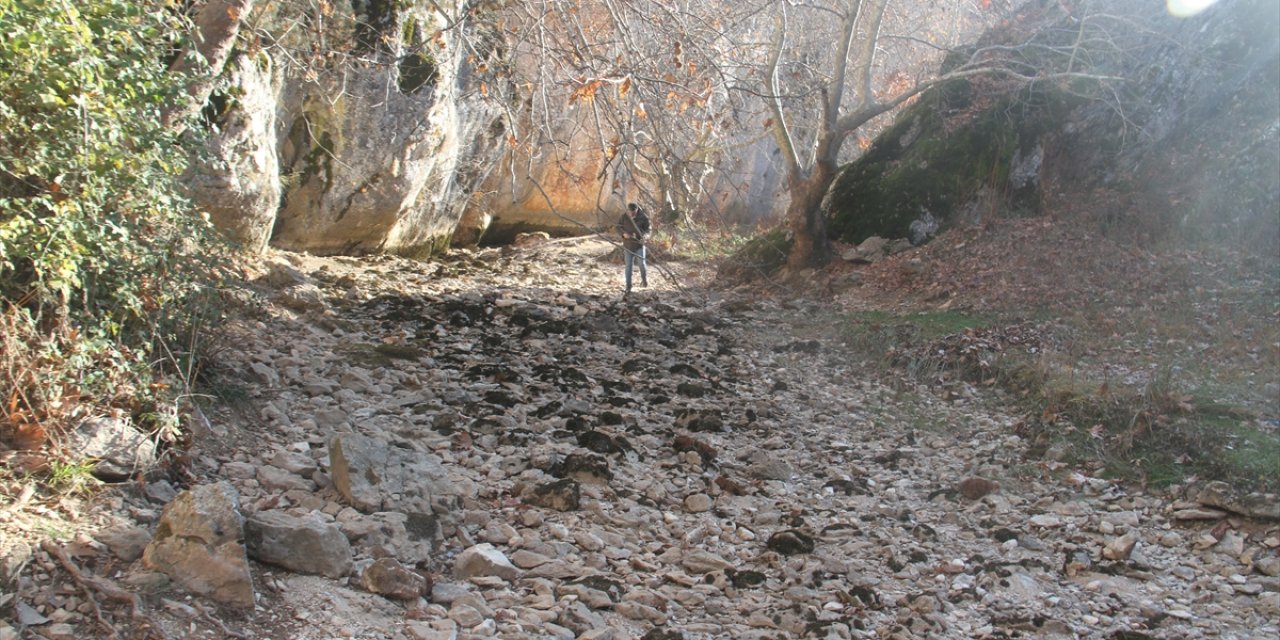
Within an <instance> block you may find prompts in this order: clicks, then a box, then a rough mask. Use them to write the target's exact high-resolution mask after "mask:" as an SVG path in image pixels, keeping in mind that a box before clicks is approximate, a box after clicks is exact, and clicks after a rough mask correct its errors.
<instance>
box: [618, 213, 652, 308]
mask: <svg viewBox="0 0 1280 640" xmlns="http://www.w3.org/2000/svg"><path fill="white" fill-rule="evenodd" d="M617 228H618V233H620V234H622V254H623V257H624V259H625V262H626V280H627V291H626V293H631V269H632V265H634V264H635V263H637V262H639V264H640V286H642V287H647V286H649V274H648V272H647V271H646V270H645V264H644V262H645V260H644V252H645V249H644V243H645V240H647V239H648V238H649V216H648V215H647V214H646V213H645V212H644V209H641V208H640V207H639V205H637V204H636V203H634V202H632V203H630V204H628V205H627V212H626V213H624V214H622V217H621V218H619V219H618V224H617Z"/></svg>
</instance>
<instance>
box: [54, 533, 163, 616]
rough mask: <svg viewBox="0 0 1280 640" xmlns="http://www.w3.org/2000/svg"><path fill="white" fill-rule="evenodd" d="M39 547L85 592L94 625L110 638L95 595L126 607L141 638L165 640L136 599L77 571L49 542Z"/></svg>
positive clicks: (64, 553)
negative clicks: (141, 632)
mask: <svg viewBox="0 0 1280 640" xmlns="http://www.w3.org/2000/svg"><path fill="white" fill-rule="evenodd" d="M41 546H42V547H43V548H44V550H45V551H46V552H48V553H49V555H51V556H53V557H54V558H57V560H58V564H61V565H62V568H63V569H65V570H66V571H67V573H69V574H71V578H72V579H73V580H75V581H76V584H78V585H80V588H81V589H83V590H84V591H85V596H86V597H87V599H88V600H89V602H90V603H91V604H92V606H93V612H94V615H95V616H96V617H97V619H98V624H100V625H102V627H103V628H105V629H107V630H108V631H110V632H111V637H112V638H118V637H120V636H119V634H117V633H116V631H115V629H114V628H112V625H111V624H110V623H109V622H107V621H106V620H105V619H103V617H102V610H101V609H99V607H98V603H97V601H96V600H95V599H94V597H93V595H94V594H95V593H97V594H100V595H102V597H104V598H106V599H107V600H109V601H112V602H118V603H121V604H127V605H129V614H130V617H131V618H132V619H133V621H134V623H135V624H136V625H137V627H138V628H140V629H141V630H142V631H143V633H144V634H145V635H144V636H143V637H144V638H156V639H157V640H168V636H167V635H165V633H164V631H163V630H162V629H161V627H160V625H159V623H157V622H156V621H155V619H154V618H152V617H151V616H149V615H147V614H146V613H145V612H144V611H143V610H142V603H141V602H140V601H139V600H138V596H137V595H135V594H133V593H132V592H130V591H128V590H126V589H122V588H120V587H119V586H117V585H116V583H114V582H112V581H110V580H107V579H106V578H102V577H99V576H95V575H93V574H88V573H85V572H83V571H81V570H80V568H79V567H77V566H76V565H75V563H74V562H72V561H71V558H68V557H67V554H66V552H65V551H63V550H62V548H61V547H59V546H58V545H57V544H55V543H54V542H53V541H51V540H45V541H44V543H43V544H42V545H41Z"/></svg>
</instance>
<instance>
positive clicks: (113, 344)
mask: <svg viewBox="0 0 1280 640" xmlns="http://www.w3.org/2000/svg"><path fill="white" fill-rule="evenodd" d="M170 4H171V3H168V2H157V1H143V2H138V1H136V0H95V1H94V2H80V3H72V2H66V1H54V2H46V1H43V0H41V1H36V0H0V305H3V306H2V310H3V314H4V320H5V321H4V323H3V327H4V329H5V333H6V335H5V336H4V340H3V342H2V343H3V345H4V346H5V350H4V353H3V354H0V360H3V362H0V365H2V366H4V368H5V370H4V371H3V372H0V373H5V374H7V375H5V377H4V378H3V379H0V392H2V393H3V394H4V398H3V399H4V401H5V408H4V409H3V411H4V412H5V416H4V417H5V418H6V419H7V422H8V425H9V428H11V429H13V428H16V427H15V426H14V425H17V424H19V423H29V422H32V421H39V420H50V419H52V418H53V415H54V414H55V413H56V412H55V411H54V408H56V407H58V406H62V405H63V404H65V403H66V400H65V399H66V398H71V397H74V398H76V399H78V401H82V402H87V403H90V404H92V403H94V402H95V401H96V402H103V401H104V400H105V401H106V402H107V403H108V404H117V405H118V404H119V402H120V400H119V398H114V399H113V398H112V396H117V395H119V392H120V387H121V386H122V385H123V386H126V387H128V386H132V387H134V388H135V389H138V390H141V391H145V390H146V389H148V388H152V389H154V388H161V387H163V386H165V385H160V384H150V375H151V373H152V372H151V369H152V364H153V363H154V362H156V361H158V360H160V358H155V357H153V354H154V353H156V349H157V348H158V347H161V346H165V348H166V349H168V345H173V344H176V343H177V342H178V340H177V335H178V332H180V331H184V330H186V329H189V328H190V327H191V319H192V317H193V316H192V313H193V312H196V311H197V310H199V308H200V307H199V305H200V301H201V299H202V296H203V292H204V291H206V290H207V287H206V286H205V285H206V284H208V283H209V282H210V275H211V274H212V273H214V270H213V265H214V264H215V262H214V257H215V255H216V254H215V252H214V250H213V247H214V246H215V245H214V244H213V243H212V238H213V237H214V236H213V235H212V234H211V233H210V228H209V225H208V222H207V221H206V220H203V219H202V218H201V217H200V216H197V215H195V214H194V212H193V210H192V209H191V208H190V206H189V205H188V203H187V202H186V200H185V199H184V198H183V196H182V189H181V186H180V185H179V184H178V182H177V176H178V175H179V173H180V172H181V171H182V169H183V167H184V165H185V160H186V158H187V157H188V150H187V149H185V148H184V143H183V139H182V136H181V135H180V133H179V131H178V130H176V129H172V128H165V127H164V126H163V125H162V124H161V114H162V113H163V112H164V111H165V110H166V109H168V108H171V107H172V106H173V105H175V104H178V102H177V101H180V100H184V99H188V98H187V96H186V93H185V87H186V83H187V82H188V80H190V78H189V77H186V76H183V75H180V74H176V73H172V72H170V71H168V70H167V63H168V61H167V60H166V59H164V58H165V57H166V56H170V57H171V56H172V55H174V54H175V53H176V47H177V46H179V45H178V44H177V43H176V42H175V39H176V38H178V37H180V34H183V33H184V32H185V24H184V22H183V18H182V17H181V15H180V14H178V13H176V12H175V11H174V10H173V9H172V7H171V6H170ZM170 359H171V360H172V359H173V358H170ZM122 369H124V370H128V371H131V372H133V373H132V374H130V375H132V376H135V377H136V379H134V380H132V382H134V383H135V384H133V385H130V384H128V376H125V377H121V376H120V375H117V373H118V372H119V371H121V370H122ZM36 373H38V374H39V375H38V376H37V375H34V374H36ZM95 380H96V381H98V382H95ZM99 382H100V383H101V384H99ZM130 402H131V403H133V404H137V398H136V396H135V397H134V399H133V400H131V401H130ZM142 404H147V405H151V406H152V407H153V408H154V405H153V404H152V402H143V403H142ZM4 428H5V425H4V424H3V423H0V436H2V435H4V433H3V430H4ZM10 435H11V434H10Z"/></svg>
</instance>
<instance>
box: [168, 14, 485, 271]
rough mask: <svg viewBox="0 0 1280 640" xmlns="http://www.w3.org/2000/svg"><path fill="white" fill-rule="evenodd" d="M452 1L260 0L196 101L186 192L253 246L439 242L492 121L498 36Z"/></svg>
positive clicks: (311, 248) (376, 246)
mask: <svg viewBox="0 0 1280 640" xmlns="http://www.w3.org/2000/svg"><path fill="white" fill-rule="evenodd" d="M455 4H456V3H454V2H441V3H435V2H402V3H378V2H372V3H369V2H363V3H362V2H356V3H352V5H351V6H349V7H346V10H347V11H351V12H352V13H351V14H349V15H345V16H344V15H342V14H336V13H335V12H336V11H338V10H339V9H334V12H331V13H330V14H328V15H325V14H322V13H321V14H314V15H313V14H310V13H307V12H305V11H303V12H302V13H300V14H296V15H294V14H286V13H285V9H282V8H278V7H276V8H273V9H270V10H266V11H268V12H267V13H265V14H263V16H261V17H262V20H263V22H264V23H266V24H270V25H273V26H274V28H275V29H276V30H277V31H278V32H272V33H270V35H269V36H268V35H264V34H261V33H259V34H257V35H256V36H255V38H257V40H249V41H248V42H246V43H245V44H244V45H242V46H243V48H244V49H245V50H244V51H241V52H239V54H238V56H237V58H236V60H237V61H238V62H236V63H235V64H233V65H229V68H228V70H227V71H226V73H225V74H224V79H225V86H224V88H223V89H222V90H221V91H220V92H218V93H216V94H215V96H214V98H213V99H211V101H210V106H209V108H208V109H206V111H207V112H209V114H208V115H209V121H208V124H209V125H210V128H209V131H210V135H209V144H208V146H209V149H210V151H211V153H210V154H209V159H208V160H207V161H203V162H200V163H199V164H198V165H197V167H196V170H195V171H194V172H193V175H192V176H191V177H190V179H189V184H191V185H192V195H193V196H194V197H195V199H196V201H197V203H198V204H199V205H200V206H202V207H203V208H204V209H205V210H206V211H208V212H209V213H210V215H211V218H212V219H213V220H214V222H215V223H216V224H217V225H218V226H219V227H220V228H222V229H224V230H225V231H226V232H227V233H228V235H230V236H231V237H232V238H233V239H235V240H237V241H239V242H240V243H242V244H243V245H244V246H245V247H246V248H248V249H250V250H255V251H257V250H261V249H263V248H265V247H266V246H267V244H268V243H269V244H270V245H271V246H275V247H279V248H282V249H288V250H292V251H307V252H311V253H316V254H367V253H384V252H385V253H397V254H405V255H422V254H426V253H430V252H432V251H434V250H437V249H440V248H442V247H444V246H446V245H447V244H448V242H449V240H450V237H451V235H452V233H453V232H454V229H455V227H456V226H457V223H458V221H459V219H460V217H461V216H462V210H463V207H464V206H465V204H466V202H467V199H468V197H469V195H470V192H471V190H473V189H474V188H475V187H476V185H477V184H478V183H479V181H480V180H482V179H483V178H484V177H485V175H486V173H487V170H488V169H487V168H488V167H490V166H492V164H493V161H494V159H495V158H496V151H497V149H498V144H497V143H498V141H500V140H501V138H502V133H503V130H504V125H503V123H502V119H501V110H500V108H499V105H497V104H495V103H494V102H493V101H491V100H487V99H486V98H485V95H484V93H485V92H484V91H483V90H482V85H483V84H484V83H485V82H491V81H492V79H490V78H486V77H485V76H484V71H483V70H484V69H486V68H487V63H488V62H490V61H492V60H493V59H497V58H500V57H501V55H502V51H501V48H500V47H498V46H496V45H495V42H496V40H495V39H494V38H493V35H492V34H488V33H485V31H484V30H485V29H486V28H489V27H486V26H485V25H484V23H483V22H482V21H472V20H470V19H469V18H467V17H465V14H458V13H457V12H456V7H454V6H453V5H455ZM334 6H335V7H337V5H334ZM437 10H440V11H444V12H445V13H439V12H438V11H437ZM272 12H274V13H272ZM460 16H463V17H460ZM344 19H345V21H344ZM326 20H327V22H325V21H326ZM325 25H329V26H325ZM447 25H452V26H451V28H448V29H445V28H444V27H445V26H447ZM304 26H305V27H307V28H309V29H310V30H309V31H308V30H305V29H302V27H304ZM298 31H301V32H302V33H303V35H302V36H299V35H297V33H296V32H298ZM299 49H302V50H303V51H308V50H309V54H307V53H303V52H301V51H299Z"/></svg>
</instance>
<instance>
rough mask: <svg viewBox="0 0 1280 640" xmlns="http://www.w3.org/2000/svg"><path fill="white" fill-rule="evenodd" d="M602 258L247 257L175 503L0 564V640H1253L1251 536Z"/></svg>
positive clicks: (754, 305) (87, 526) (781, 318)
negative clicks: (1073, 465)
mask: <svg viewBox="0 0 1280 640" xmlns="http://www.w3.org/2000/svg"><path fill="white" fill-rule="evenodd" d="M610 250H611V247H610V246H609V245H608V244H607V243H604V242H602V241H599V240H573V241H556V242H544V243H541V244H535V245H532V246H525V247H514V248H507V249H503V250H497V249H488V250H484V251H479V252H470V253H468V252H461V253H454V254H451V255H450V256H449V257H446V258H444V259H441V260H439V261H435V262H414V261H409V260H401V259H396V258H386V257H381V258H368V259H354V258H333V259H322V258H315V257H311V256H305V255H298V254H276V255H274V256H273V257H272V258H271V259H270V260H269V261H268V263H267V266H265V267H264V268H263V270H262V277H260V278H259V279H258V281H257V284H258V286H259V287H260V295H261V300H262V302H264V303H265V304H264V305H263V306H262V307H260V308H256V307H249V306H246V307H245V309H244V314H243V315H242V316H238V317H236V318H233V319H229V320H228V325H227V327H226V329H227V337H226V339H225V343H226V344H225V345H223V346H222V349H221V350H220V351H219V353H220V355H219V356H218V357H219V361H218V362H217V363H216V364H217V366H215V367H213V368H212V370H211V371H210V372H209V373H210V376H209V377H210V379H211V381H212V382H211V385H210V386H211V387H212V388H215V389H218V390H219V391H218V393H215V394H211V400H208V401H205V402H202V403H201V406H203V407H204V416H205V417H206V418H207V419H206V420H205V421H203V422H202V423H201V424H198V425H195V426H196V427H197V428H196V429H195V434H194V445H193V447H192V448H191V450H190V454H189V455H190V463H189V467H188V468H189V472H188V474H187V475H186V477H184V478H170V479H169V480H153V481H150V482H128V483H123V484H120V485H116V486H115V487H114V488H110V489H107V490H105V491H102V492H100V493H99V494H97V496H96V497H95V498H94V499H93V500H92V502H91V503H88V504H86V505H84V506H83V510H84V513H83V515H82V517H81V518H80V519H79V520H78V521H76V522H75V526H76V530H75V531H64V532H62V535H61V536H55V538H54V539H55V540H58V541H56V542H49V543H44V544H40V543H37V542H32V543H31V544H25V543H23V542H21V541H14V540H11V541H10V543H8V544H6V547H7V550H6V551H7V555H9V558H8V560H6V562H5V566H4V567H3V568H4V569H5V570H6V572H7V573H8V574H9V575H6V576H3V577H6V578H12V582H11V583H10V584H12V585H13V588H12V589H9V588H6V591H5V593H4V598H5V603H4V604H3V606H4V609H3V610H4V611H6V612H13V614H14V615H13V619H11V620H9V621H8V622H7V623H3V622H0V639H9V638H53V639H61V638H89V637H123V638H133V637H139V638H148V637H156V638H159V637H167V638H255V639H266V638H271V639H274V640H289V639H299V640H302V639H306V640H320V639H328V638H360V639H370V640H373V639H396V640H400V639H412V640H449V639H454V638H556V639H560V638H563V639H572V638H584V639H596V640H602V639H614V640H624V639H628V638H630V639H639V638H644V639H648V640H671V639H677V638H679V639H690V640H693V639H712V638H715V639H721V638H723V639H729V638H744V639H747V638H756V639H766V638H770V639H772V638H778V639H782V638H895V639H906V638H1106V639H1116V640H1121V639H1139V638H1202V637H1204V638H1240V639H1243V638H1266V637H1272V638H1274V637H1280V555H1278V553H1280V528H1277V526H1276V524H1275V521H1271V520H1267V519H1265V518H1244V517H1241V516H1240V515H1238V513H1232V510H1234V511H1237V512H1239V511H1247V510H1248V509H1247V508H1242V507H1240V505H1239V504H1237V503H1235V502H1233V501H1232V499H1231V498H1230V497H1227V496H1223V495H1220V494H1219V493H1215V491H1214V490H1212V485H1210V487H1211V488H1210V489H1207V490H1205V491H1202V492H1201V493H1200V494H1199V499H1196V500H1189V499H1187V496H1185V495H1184V496H1179V497H1177V498H1175V497H1170V496H1165V495H1146V494H1143V493H1140V492H1137V491H1136V490H1134V489H1132V488H1126V487H1122V486H1119V485H1117V484H1114V483H1112V482H1109V481H1107V480H1104V479H1100V478H1095V477H1088V476H1086V475H1083V474H1081V473H1079V472H1077V471H1073V470H1072V469H1070V468H1065V466H1064V465H1062V464H1060V463H1053V462H1051V461H1046V460H1043V459H1040V458H1037V457H1035V456H1029V455H1028V449H1029V447H1030V444H1031V443H1029V442H1026V441H1024V439H1023V438H1022V437H1021V436H1019V435H1018V434H1017V433H1016V430H1015V429H1014V425H1015V424H1016V423H1017V422H1018V420H1019V416H1018V415H1017V412H1016V411H1013V410H1012V409H1007V410H1006V409H1002V408H1001V404H1000V403H999V402H997V401H995V400H994V399H992V398H990V397H985V396H984V395H983V394H982V393H981V392H975V393H971V394H969V393H965V394H948V395H947V396H946V397H943V396H942V395H940V394H934V393H931V392H930V390H929V389H927V388H924V387H914V388H913V387H903V386H902V385H888V384H885V383H883V382H881V381H878V380H877V378H875V377H873V376H871V375H868V374H867V373H866V372H865V371H861V370H859V368H858V367H857V365H856V364H852V363H851V361H850V359H849V358H847V357H844V355H843V354H842V350H841V348H840V345H839V344H838V342H836V340H835V339H826V338H814V337H811V336H810V337H803V338H802V337H799V336H796V335H793V334H791V333H790V332H789V331H788V327H789V326H790V325H791V321H793V320H795V319H797V318H803V317H804V316H806V315H808V314H815V313H822V308H821V305H820V303H817V302H805V301H803V300H798V301H790V302H784V301H780V300H777V299H773V298H769V297H755V296H750V295H746V294H744V293H742V292H737V293H734V292H728V293H726V292H714V291H711V290H708V289H705V288H703V287H702V286H700V284H699V282H700V281H701V280H702V278H700V277H698V274H693V273H689V272H688V271H689V268H688V267H685V266H683V265H676V264H672V265H664V266H665V267H666V268H667V270H666V273H665V274H663V275H662V277H653V276H654V274H651V277H650V282H651V283H652V284H654V285H655V286H654V287H652V288H650V289H642V290H639V291H638V292H637V293H635V294H633V295H632V296H630V297H628V298H627V299H625V300H624V299H623V298H622V297H621V295H620V293H621V275H620V268H619V266H618V265H616V264H612V263H611V262H609V261H607V260H605V259H603V256H605V255H607V254H608V253H609V252H610ZM255 309H257V310H255ZM1256 506H1257V509H1259V510H1261V512H1264V513H1265V511H1266V510H1267V509H1269V508H1271V509H1273V508H1274V503H1271V504H1270V505H1268V504H1262V505H1256ZM1246 507H1247V505H1246ZM13 508H14V507H13V505H9V506H8V507H5V509H7V510H8V511H6V513H12V511H13Z"/></svg>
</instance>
